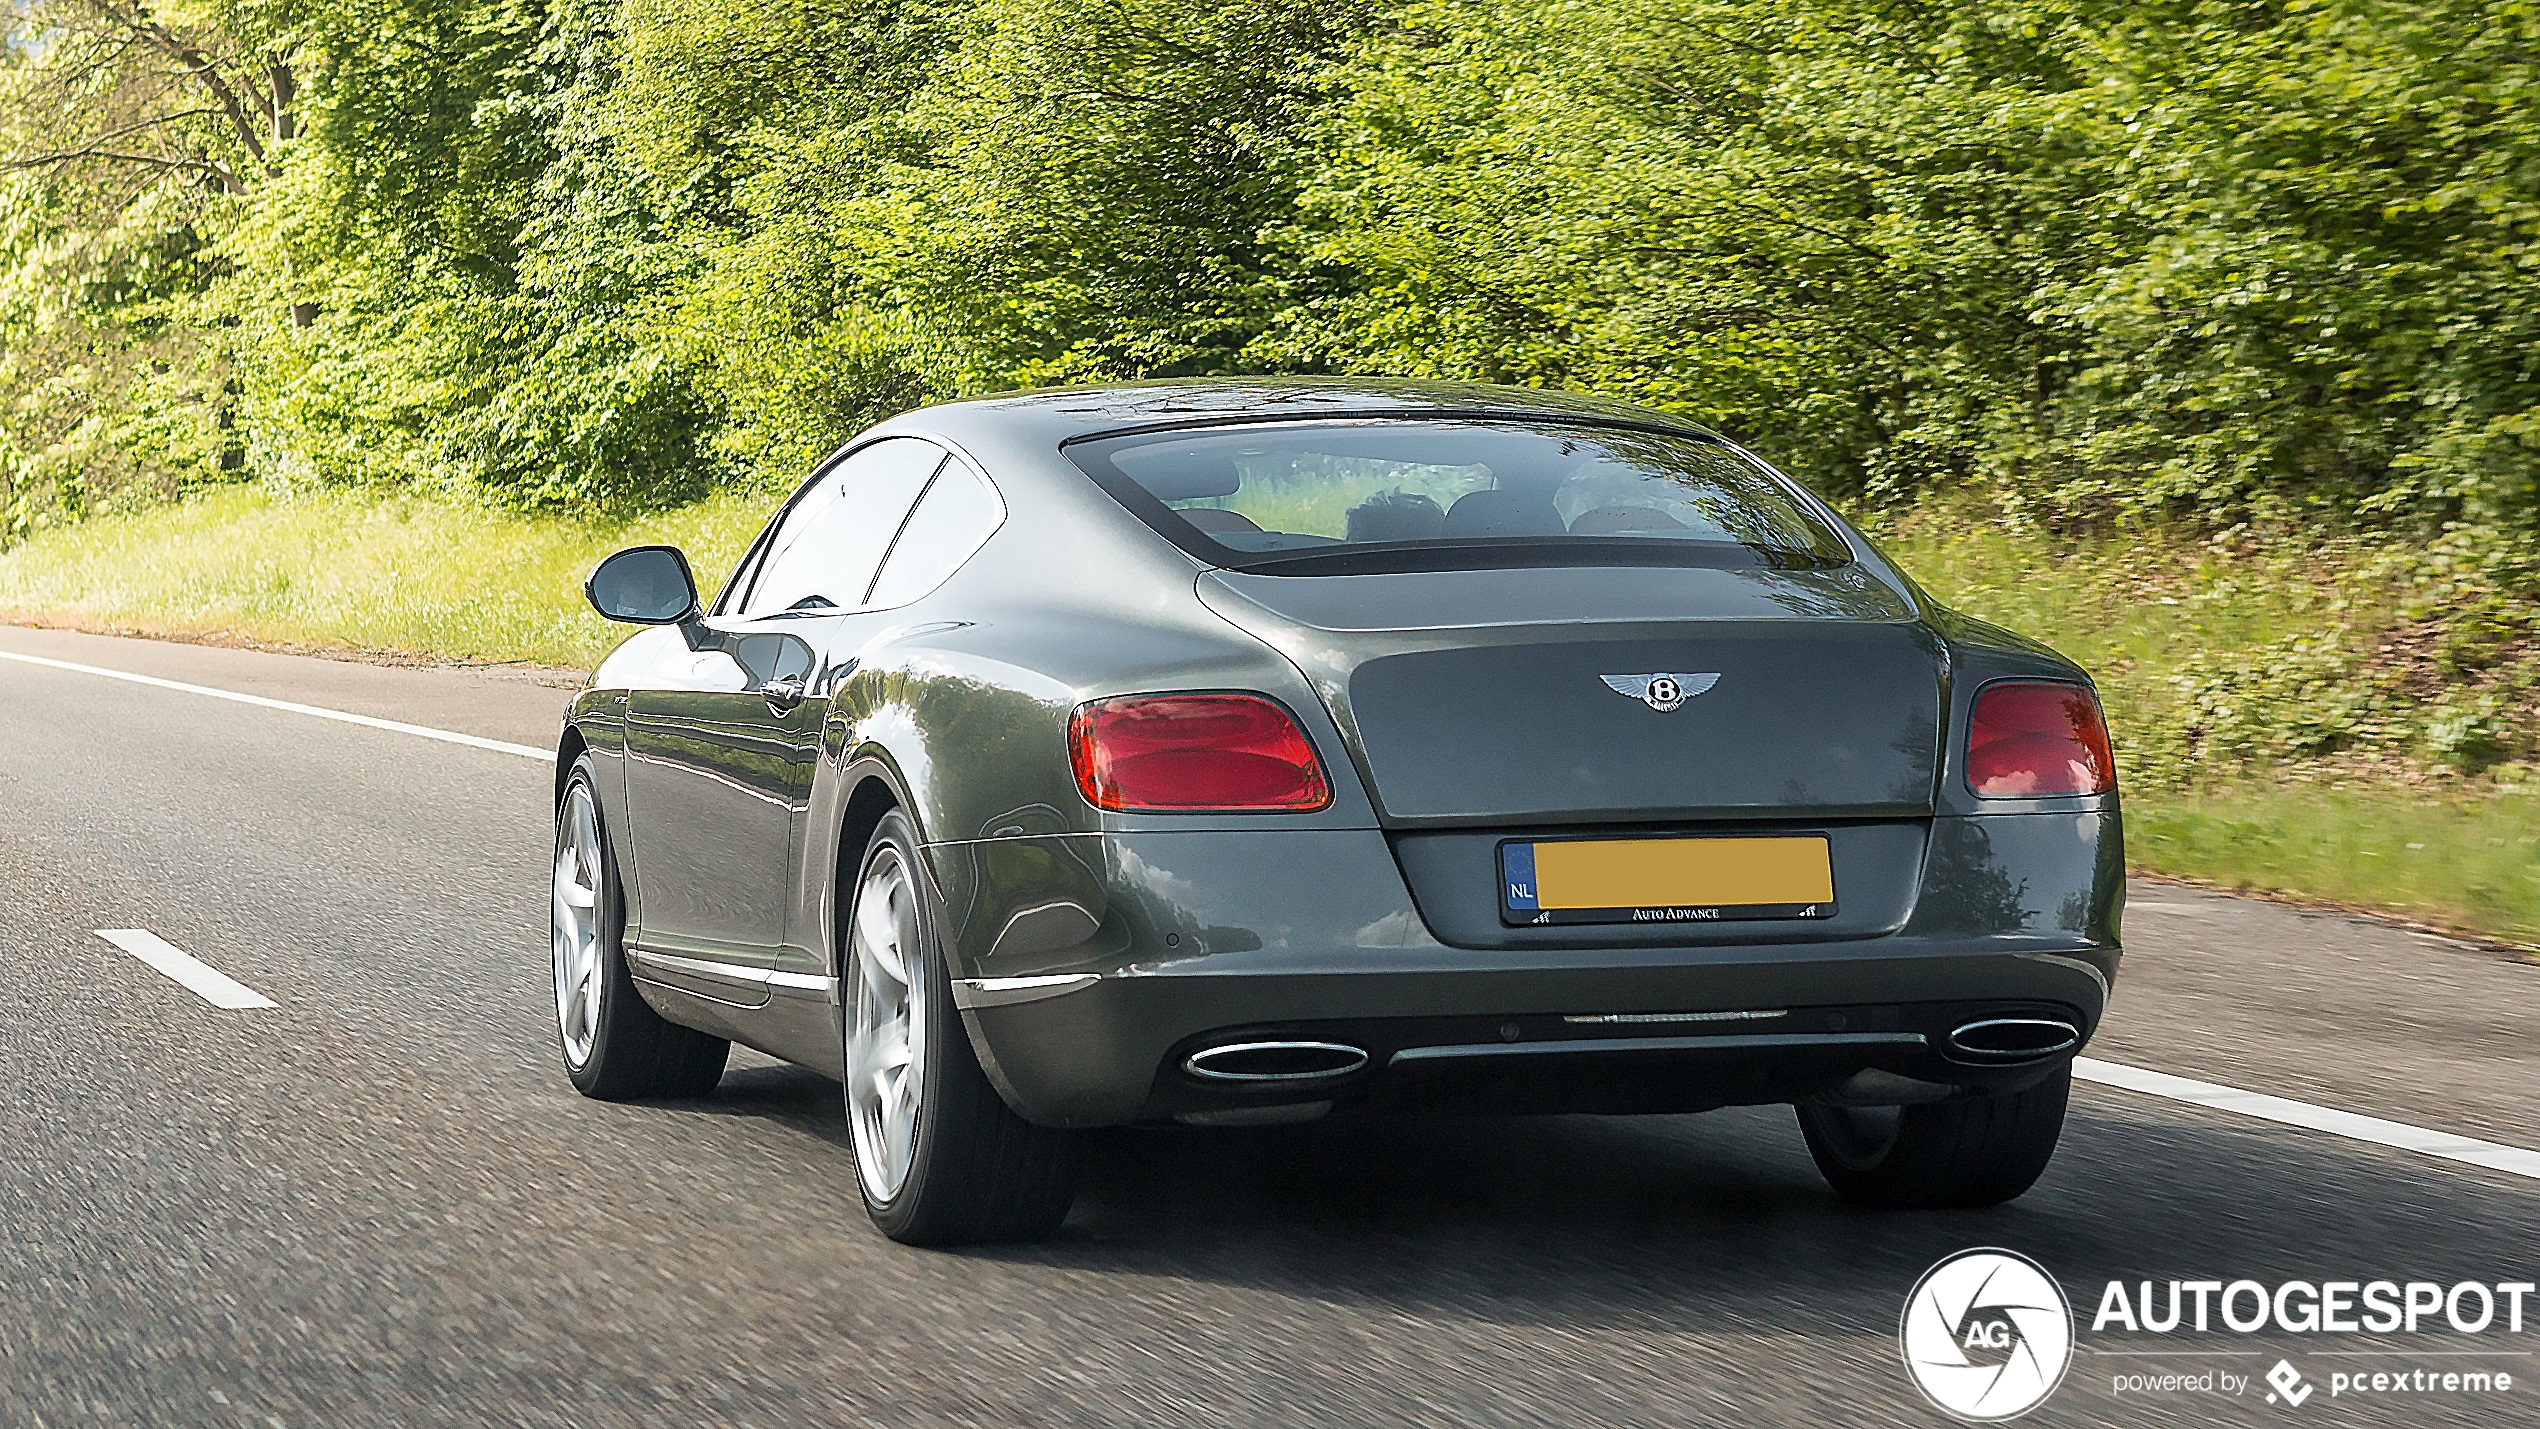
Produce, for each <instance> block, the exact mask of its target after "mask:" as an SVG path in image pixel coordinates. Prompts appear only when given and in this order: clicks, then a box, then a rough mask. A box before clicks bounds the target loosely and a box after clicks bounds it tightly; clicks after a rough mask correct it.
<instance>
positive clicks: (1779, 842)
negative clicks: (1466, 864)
mask: <svg viewBox="0 0 2540 1429" xmlns="http://www.w3.org/2000/svg"><path fill="white" fill-rule="evenodd" d="M1545 850H1551V851H1552V852H1551V853H1549V854H1547V853H1545ZM1706 856H1707V857H1706ZM1497 861H1498V865H1499V916H1500V921H1501V922H1503V923H1505V924H1507V925H1508V926H1510V927H1539V926H1547V925H1549V926H1559V925H1563V924H1580V923H1743V922H1764V921H1785V920H1787V921H1805V922H1815V921H1823V920H1825V919H1828V918H1832V917H1834V916H1835V912H1836V902H1835V893H1836V890H1835V885H1834V841H1833V839H1832V838H1831V837H1830V836H1828V835H1827V834H1824V833H1820V832H1813V831H1812V832H1805V833H1775V834H1760V835H1759V834H1681V835H1671V836H1661V837H1643V838H1564V839H1504V840H1502V841H1501V842H1500V844H1499V851H1498V860H1497ZM1814 893H1822V894H1824V895H1825V896H1824V897H1822V898H1808V897H1804V896H1802V895H1806V894H1814ZM1670 894H1692V895H1696V896H1692V897H1669V896H1663V895H1670ZM1723 894H1725V895H1728V896H1727V897H1725V898H1723V897H1721V896H1720V895H1723ZM1642 895H1658V896H1642ZM1702 895H1710V896H1702ZM1750 895H1751V896H1750ZM1766 898H1771V899H1772V900H1773V901H1769V902H1768V901H1764V899H1766Z"/></svg>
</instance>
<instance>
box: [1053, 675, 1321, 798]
mask: <svg viewBox="0 0 2540 1429" xmlns="http://www.w3.org/2000/svg"><path fill="white" fill-rule="evenodd" d="M1067 751H1068V755H1069V757H1070V758H1071V759H1072V760H1073V761H1074V763H1075V765H1076V787H1077V788H1078V789H1080V790H1082V791H1084V795H1085V801H1086V802H1087V803H1090V804H1092V805H1093V806H1094V807H1095V808H1097V809H1123V810H1134V809H1169V810H1200V809H1285V810H1292V811H1302V810H1308V809H1320V808H1323V807H1324V806H1326V805H1328V804H1330V803H1331V802H1332V791H1331V787H1330V786H1329V785H1327V784H1326V783H1324V782H1323V766H1322V763H1321V762H1320V761H1318V760H1317V759H1315V757H1314V746H1313V745H1311V744H1308V743H1307V742H1306V739H1305V731H1303V730H1301V729H1299V728H1297V725H1296V720H1295V719H1293V718H1291V717H1290V716H1289V714H1288V712H1287V711H1286V710H1284V709H1281V708H1280V707H1279V706H1277V705H1275V704H1273V703H1271V702H1270V701H1268V700H1265V699H1263V698H1261V697H1260V696H1259V695H1127V696H1123V697H1121V698H1118V699H1110V700H1096V701H1094V702H1093V703H1092V704H1089V705H1086V706H1084V707H1082V708H1080V709H1078V710H1077V711H1076V714H1075V717H1074V718H1073V719H1070V720H1069V721H1068V722H1067Z"/></svg>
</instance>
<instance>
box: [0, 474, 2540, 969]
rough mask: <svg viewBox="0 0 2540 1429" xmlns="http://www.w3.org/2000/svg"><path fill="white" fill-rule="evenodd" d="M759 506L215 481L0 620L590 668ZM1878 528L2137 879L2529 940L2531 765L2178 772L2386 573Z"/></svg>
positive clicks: (714, 566)
mask: <svg viewBox="0 0 2540 1429" xmlns="http://www.w3.org/2000/svg"><path fill="white" fill-rule="evenodd" d="M774 500H775V498H773V497H768V496H755V497H741V496H722V497H717V498H714V499H712V500H709V501H706V502H703V503H700V504H699V505H696V506H692V507H688V508H685V509H682V510H677V511H670V512H664V513H661V514H659V515H656V516H652V517H648V518H644V519H641V520H637V521H632V522H626V523H620V524H604V525H589V524H582V523H577V522H572V521H565V520H559V519H553V518H534V517H522V516H518V515H513V514H509V513H503V512H498V511H492V510H485V509H479V508H472V507H463V506H456V505H451V504H445V503H439V502H432V501H425V500H416V499H408V498H387V499H382V498H380V497H377V496H375V495H369V494H361V493H322V494H314V495H304V496H295V497H292V498H289V499H287V500H285V499H276V498H274V497H273V496H271V495H270V494H268V493H266V492H264V491H262V490H260V489H257V488H252V487H240V488H233V489H228V490H222V491H216V492H212V493H209V494H207V495H205V496H202V497H200V498H198V499H196V500H193V501H190V502H187V503H185V504H183V505H179V506H171V507H166V508H161V509H157V510H150V511H144V512H140V513H137V514H131V515H121V516H109V517H102V518H99V519H96V520H92V521H88V522H86V523H83V524H81V525H78V526H73V527H69V528H65V529H59V530H53V531H48V532H43V533H40V534H39V535H38V536H36V537H35V538H34V539H33V540H30V541H28V542H27V543H25V544H24V545H22V546H20V547H18V548H16V549H14V550H11V551H8V552H6V553H0V612H14V613H16V614H18V615H19V616H21V617H34V618H38V619H42V620H46V621H51V622H57V623H63V624H73V625H78V626H82V627H85V628H89V629H106V630H133V631H140V632H146V633H158V634H172V635H178V636H191V637H196V638H201V637H205V636H222V637H228V638H245V639H249V640H253V641H257V642H260V643H269V644H280V645H296V646H305V647H316V648H337V649H352V650H365V651H377V652H389V653H398V654H407V655H419V656H425V657H431V658H440V659H454V660H466V661H484V662H504V661H520V662H528V663H535V664H544V665H560V666H580V667H585V668H587V667H588V666H590V665H591V664H593V663H595V662H596V661H597V660H598V659H599V657H600V656H601V655H602V654H604V653H606V651H607V650H608V649H609V647H610V646H612V645H614V644H615V643H616V642H617V640H618V639H619V638H620V636H621V635H622V634H623V632H622V631H620V630H618V629H617V628H615V627H612V626H610V625H608V624H607V623H606V622H604V621H602V620H600V619H599V618H598V617H597V616H596V615H594V614H592V613H591V611H590V609H589V607H588V606H586V605H585V604H584V603H583V600H582V594H581V582H582V578H583V576H584V575H585V574H586V573H587V572H588V571H589V570H590V568H591V566H592V564H593V563H594V562H596V561H597V560H598V559H599V558H600V557H601V556H604V555H606V554H607V553H608V552H610V551H612V550H615V549H617V548H619V547H622V546H628V545H635V544H639V543H644V542H655V541H659V542H667V543H669V544H672V545H677V546H680V547H682V548H683V549H685V550H686V551H687V552H688V553H689V556H690V558H691V560H692V561H693V563H694V564H695V566H696V569H697V572H698V577H699V579H700V580H701V581H704V582H706V583H707V584H708V586H709V587H710V588H711V587H712V586H713V585H715V584H716V583H719V582H720V580H721V579H722V577H723V575H724V574H725V573H726V572H728V571H729V570H730V569H731V567H732V565H733V563H734V562H735V561H737V560H738V559H739V557H740V552H741V550H742V548H743V547H744V546H746V545H747V544H748V542H749V540H750V538H751V536H752V535H754V534H755V533H756V532H757V529H758V527H759V525H760V523H761V522H763V521H764V520H765V518H766V514H767V512H768V510H769V509H770V508H771V507H772V505H773V504H774ZM1879 535H1880V538H1881V540H1882V542H1883V544H1885V545H1886V546H1887V548H1888V549H1889V551H1890V552H1891V553H1892V554H1893V555H1894V556H1895V557H1896V558H1897V560H1898V561H1899V563H1900V564H1902V565H1904V566H1905V567H1906V568H1907V569H1909V570H1911V571H1913V572H1914V573H1915V575H1916V577H1917V578H1918V579H1920V580H1922V581H1923V582H1924V583H1925V584H1926V585H1927V586H1928V587H1929V588H1930V589H1931V590H1932V592H1933V593H1934V594H1935V595H1937V596H1939V597H1940V598H1941V599H1943V600H1946V601H1949V602H1951V603H1952V604H1955V605H1957V606H1959V607H1960V608H1961V609H1964V610H1967V611H1969V612H1970V613H1972V614H1975V615H1979V616H1982V617H1984V618H1986V619H1990V620H1995V621H1998V622H2000V623H2002V624H2004V625H2008V626H2011V627H2013V628H2015V629H2019V630H2022V631H2025V632H2028V633H2030V634H2034V635H2037V636H2039V637H2041V638H2043V639H2046V640H2048V641H2049V642H2051V643H2054V644H2055V645H2057V646H2058V647H2059V648H2061V649H2063V650H2064V651H2065V652H2066V653H2067V654H2070V655H2072V656H2073V657H2074V658H2076V659H2078V660H2080V661H2081V662H2082V663H2083V664H2084V665H2085V666H2087V667H2089V668H2090V669H2091V670H2092V671H2093V672H2094V673H2095V674H2096V675H2097V677H2098V678H2099V680H2100V683H2101V688H2102V690H2103V692H2104V693H2105V695H2106V698H2107V701H2108V705H2109V712H2110V716H2111V722H2112V723H2113V724H2114V725H2115V726H2116V728H2117V730H2118V732H2119V735H2120V738H2121V740H2124V741H2126V743H2127V746H2128V747H2127V754H2126V757H2127V758H2128V759H2129V760H2131V761H2132V762H2133V763H2134V765H2135V766H2136V767H2133V768H2130V769H2129V770H2128V771H2127V774H2128V779H2129V787H2128V790H2127V795H2126V810H2127V829H2126V836H2127V851H2128V853H2129V854H2130V855H2131V856H2132V859H2133V861H2134V863H2135V865H2136V866H2137V867H2138V868H2141V869H2145V870H2148V871H2153V872H2159V873H2168V874H2175V875H2179V876H2183V877H2188V878H2194V879H2198V880H2201V881H2204V882H2209V883H2214V884H2219V885H2222V886H2225V887H2238V888H2248V889H2253V890H2265V891H2269V892H2276V893H2284V894H2290V895H2293V896H2296V897H2307V898H2312V899H2318V900H2324V901H2329V902H2334V903H2341V904H2347V905H2351V906H2360V907H2373V908H2381V909H2386V910H2390V911H2393V912H2397V913H2401V914H2404V915H2406V916H2409V917H2412V918H2415V919H2417V920H2419V921H2423V922H2426V923H2430V924H2435V925H2438V926H2444V927H2451V928H2456V929H2461V930H2464V931H2469V932H2473V933H2477V934H2481V935H2484V936H2486V937H2489V938H2494V939H2500V940H2505V941H2510V942H2515V943H2520V944H2526V945H2530V944H2540V793H2536V792H2534V790H2533V788H2532V787H2531V785H2532V783H2533V782H2534V781H2531V780H2530V779H2529V778H2528V775H2529V771H2528V770H2525V769H2523V768H2521V767H2519V766H2507V767H2504V768H2500V769H2494V770H2490V771H2488V772H2487V773H2485V774H2483V775H2481V776H2480V777H2477V778H2473V779H2462V778H2458V777H2453V776H2450V775H2448V774H2444V773H2443V772H2442V771H2440V770H2437V771H2436V772H2437V774H2438V775H2439V776H2440V777H2432V778H2429V777H2426V776H2425V774H2424V771H2423V770H2422V769H2421V768H2419V767H2418V766H2416V765H2412V764H2410V763H2408V762H2406V761H2404V760H2401V761H2397V762H2381V763H2373V762H2366V763H2362V764H2356V763H2352V762H2350V763H2348V764H2346V765H2342V766H2333V767H2331V766H2320V765H2316V764H2314V765H2310V766H2305V767H2301V768H2297V769H2292V770H2290V771H2289V772H2288V773H2287V774H2285V775H2284V776H2282V777H2274V778H2265V777H2257V776H2254V775H2251V774H2250V773H2249V772H2248V771H2247V770H2246V769H2243V770H2241V771H2240V772H2239V773H2238V774H2237V775H2236V776H2234V777H2223V776H2222V775H2220V774H2219V773H2217V772H2215V771H2210V770H2200V769H2197V768H2195V767H2192V766H2189V765H2183V764H2179V763H2177V762H2176V757H2175V755H2174V753H2173V752H2172V751H2173V749H2174V747H2177V746H2178V741H2179V739H2181V738H2183V737H2184V736H2180V735H2178V734H2177V730H2178V729H2179V728H2180V727H2181V725H2180V722H2181V720H2182V719H2185V718H2187V717H2188V715H2187V714H2183V713H2182V710H2183V707H2184V704H2185V702H2187V701H2189V700H2190V699H2191V698H2192V696H2193V695H2194V689H2193V688H2192V687H2191V688H2189V690H2188V692H2187V693H2185V694H2182V686H2181V685H2180V683H2179V682H2178V680H2177V679H2176V678H2175V672H2176V671H2178V670H2180V669H2182V668H2190V667H2195V666H2198V665H2199V664H2212V663H2213V662H2216V661H2227V660H2232V659H2242V660H2253V661H2256V662H2258V663H2260V664H2264V663H2265V662H2266V659H2267V658H2268V657H2267V656H2266V655H2265V652H2268V651H2271V650H2276V649H2279V648H2282V647H2283V646H2284V645H2285V643H2286V642H2288V641H2300V640H2305V639H2308V638H2311V637H2313V636H2321V637H2322V638H2327V637H2329V636H2334V637H2335V638H2340V639H2347V640H2350V641H2352V640H2362V641H2366V642H2369V640H2370V639H2371V638H2372V637H2373V636H2374V633H2375V631H2376V630H2377V629H2378V628H2379V624H2380V623H2387V622H2389V621H2395V620H2397V619H2399V618H2400V616H2399V612H2400V611H2401V610H2402V608H2403V606H2404V602H2405V599H2406V592H2405V591H2403V590H2401V589H2398V588H2397V586H2396V585H2395V584H2394V583H2393V580H2392V578H2391V577H2390V576H2389V575H2388V574H2387V573H2386V572H2380V571H2377V570H2375V569H2374V568H2371V567H2368V566H2365V565H2360V564H2356V565H2341V564H2339V563H2338V562H2335V561H2322V560H2320V559H2318V558H2317V557H2316V556H2315V555H2308V554H2302V553H2288V554H2285V555H2281V556H2257V557H2250V556H2245V555H2244V556H2235V555H2232V554H2230V553H2224V552H2217V551H2214V550H2212V549H2208V548H2205V547H2199V546H2193V545H2174V544H2164V543H2161V542H2159V541H2136V542H2132V543H2125V544H2116V543H2108V544H2102V545H2099V546H2096V547H2090V548H2084V549H2078V550H2076V549H2073V548H2071V547H2069V546H2063V545H2057V544H2055V543H2052V542H2050V541H2049V540H2048V539H2047V538H2045V537H2043V536H2038V535H2033V534H2023V533H2020V532H2016V531H2011V530H2006V529H2004V528H2001V527H1999V526H1995V525H1989V524H1986V523H1983V522H1980V521H1963V520H1960V521H1953V520H1949V519H1945V518H1942V517H1935V516H1933V515H1932V514H1931V513H1924V515H1923V516H1922V517H1921V518H1917V519H1906V520H1899V521H1891V522H1886V523H1882V524H1881V527H1880V529H1879ZM2041 572H2052V573H2053V578H2052V579H2041V578H2040V573H2041ZM2376 612H2380V613H2381V614H2378V615H2377V614H2376ZM2189 713H2192V711H2190V712H2189Z"/></svg>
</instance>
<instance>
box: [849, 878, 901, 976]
mask: <svg viewBox="0 0 2540 1429" xmlns="http://www.w3.org/2000/svg"><path fill="white" fill-rule="evenodd" d="M897 891H898V890H897V889H895V888H892V887H890V886H888V885H884V884H882V881H881V880H879V879H876V880H874V883H873V884H868V885H867V886H866V887H865V890H864V896H863V897H860V898H858V899H857V900H856V910H855V921H856V936H857V937H858V939H859V940H860V941H861V943H862V951H863V953H864V954H865V955H866V957H867V958H869V959H870V960H871V966H872V967H873V969H874V970H875V971H877V972H880V973H883V974H885V975H887V976H888V977H889V978H890V980H891V981H892V982H893V983H895V984H898V985H899V986H902V987H905V986H907V985H908V963H907V960H906V959H904V958H903V957H901V955H900V925H899V919H898V917H897V916H895V914H894V912H893V910H892V908H891V904H892V903H893V902H894V901H896V900H895V899H894V898H893V897H892V894H894V893H896V892H897Z"/></svg>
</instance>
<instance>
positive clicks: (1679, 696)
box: [1597, 675, 1720, 714]
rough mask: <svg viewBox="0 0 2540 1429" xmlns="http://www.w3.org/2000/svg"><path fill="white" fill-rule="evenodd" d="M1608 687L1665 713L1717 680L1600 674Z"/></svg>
mask: <svg viewBox="0 0 2540 1429" xmlns="http://www.w3.org/2000/svg"><path fill="white" fill-rule="evenodd" d="M1597 678H1598V679H1600V680H1603V681H1604V682H1605V686H1606V688H1607V689H1610V690H1612V691H1613V692H1614V693H1616V694H1618V695H1629V696H1631V697H1632V698H1633V699H1636V700H1638V701H1640V702H1641V703H1642V704H1645V705H1647V706H1649V707H1650V708H1651V709H1654V710H1656V711H1658V712H1659V713H1660V714H1665V713H1666V712H1667V711H1669V710H1671V709H1674V708H1675V707H1676V706H1678V705H1680V704H1683V703H1684V702H1685V701H1687V700H1689V699H1692V698H1693V697H1694V696H1695V695H1698V694H1701V693H1702V692H1703V691H1704V690H1707V689H1709V688H1711V687H1712V686H1713V685H1716V684H1718V683H1720V677H1719V676H1718V675H1599V676H1597Z"/></svg>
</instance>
